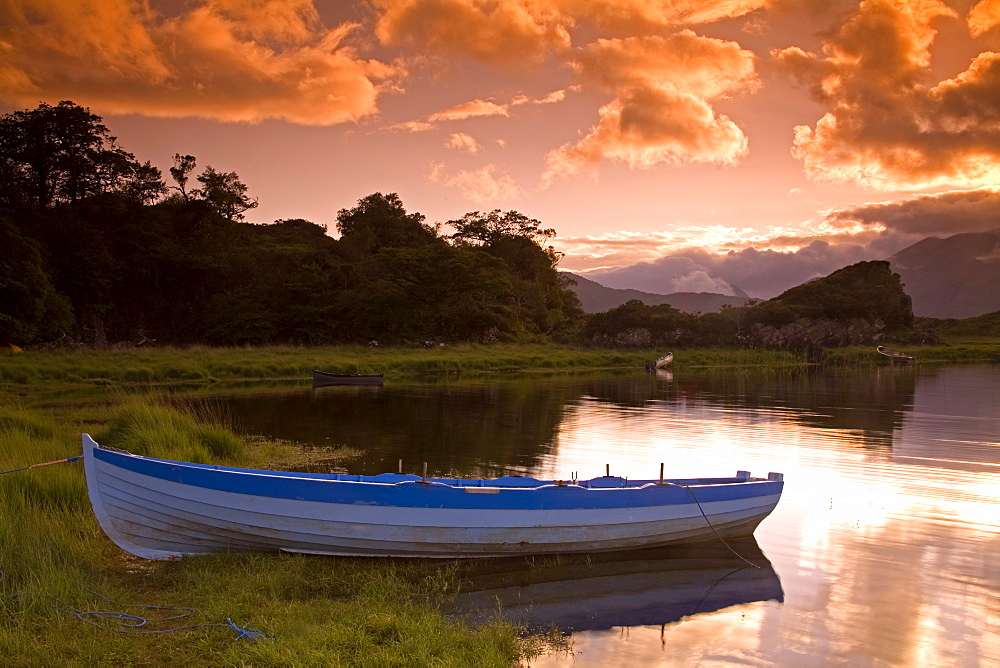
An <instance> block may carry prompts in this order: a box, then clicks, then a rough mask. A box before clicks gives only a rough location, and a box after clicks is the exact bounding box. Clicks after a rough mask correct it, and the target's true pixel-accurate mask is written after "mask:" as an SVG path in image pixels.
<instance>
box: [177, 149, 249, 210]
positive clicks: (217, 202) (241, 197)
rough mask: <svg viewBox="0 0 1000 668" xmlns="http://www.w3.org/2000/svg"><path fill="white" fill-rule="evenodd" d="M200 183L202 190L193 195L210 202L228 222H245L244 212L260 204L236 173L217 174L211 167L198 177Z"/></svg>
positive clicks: (195, 191)
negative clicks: (250, 194) (251, 195)
mask: <svg viewBox="0 0 1000 668" xmlns="http://www.w3.org/2000/svg"><path fill="white" fill-rule="evenodd" d="M185 157H188V156H185ZM192 167H193V165H192ZM171 173H173V170H171ZM198 182H199V183H201V188H198V189H197V190H193V191H192V194H193V195H196V196H197V197H200V198H201V199H203V200H205V201H206V202H208V203H209V205H211V207H212V208H213V209H214V210H215V211H216V213H218V214H219V215H220V216H222V217H223V218H225V219H226V220H243V212H244V211H248V210H249V209H253V208H256V206H257V204H258V202H257V199H256V198H254V199H250V197H249V196H248V195H247V190H248V188H247V186H246V184H244V183H243V182H242V181H240V179H239V176H238V175H237V174H236V172H217V171H215V168H214V167H212V166H211V165H209V166H208V167H206V168H205V171H204V172H202V173H201V174H200V175H198Z"/></svg>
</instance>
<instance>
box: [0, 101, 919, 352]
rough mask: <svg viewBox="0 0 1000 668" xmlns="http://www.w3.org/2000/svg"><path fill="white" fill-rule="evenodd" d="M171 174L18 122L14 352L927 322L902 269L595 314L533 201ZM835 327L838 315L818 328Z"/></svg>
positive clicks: (87, 120)
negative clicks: (318, 188) (449, 206)
mask: <svg viewBox="0 0 1000 668" xmlns="http://www.w3.org/2000/svg"><path fill="white" fill-rule="evenodd" d="M169 171H170V181H169V182H168V181H166V180H165V179H164V177H163V175H162V174H161V173H160V171H159V170H158V169H157V168H155V167H153V166H152V165H151V164H150V162H148V161H146V162H140V161H139V160H138V159H137V158H136V157H135V156H134V155H133V154H131V153H129V152H127V151H126V150H124V149H123V148H122V147H120V146H118V144H117V140H116V138H115V137H114V136H113V135H112V134H111V132H110V130H109V129H108V128H107V127H106V126H105V125H104V124H103V120H102V119H101V118H100V117H99V116H97V115H95V114H92V113H91V112H90V111H89V110H88V109H86V108H84V107H81V106H79V105H76V104H74V103H72V102H68V101H64V102H60V103H59V104H58V105H55V106H50V105H47V104H41V105H39V106H38V108H36V109H32V110H25V111H17V112H14V113H11V114H7V115H5V116H2V117H0V345H3V344H14V345H17V346H29V345H39V344H45V343H49V342H53V341H68V342H80V343H85V344H87V345H92V346H94V347H105V346H108V345H114V344H116V343H125V344H126V345H129V344H134V343H137V342H146V341H155V342H157V343H159V344H188V343H202V344H210V345H243V344H277V343H292V344H304V345H317V344H331V343H370V342H373V341H377V342H379V343H384V344H402V343H412V344H422V343H426V342H446V341H447V342H459V341H462V342H465V341H468V342H485V343H489V342H497V341H557V342H563V343H588V344H592V345H593V344H596V345H611V346H641V347H655V346H675V345H700V346H716V345H717V346H733V345H741V346H763V347H774V348H791V349H810V350H811V349H815V348H817V347H822V346H830V345H843V344H850V343H867V342H869V341H873V340H878V339H881V338H883V337H885V336H887V335H905V334H906V333H907V332H910V331H912V327H913V314H912V309H911V308H910V302H909V298H908V297H907V296H906V295H905V293H904V292H903V289H902V285H901V284H900V281H899V277H898V275H896V274H893V273H892V272H891V271H890V270H889V265H888V263H886V262H862V263H859V264H858V265H854V266H852V267H847V268H845V269H842V270H840V271H839V272H835V273H834V274H832V275H831V276H829V277H826V278H825V279H818V280H815V281H811V282H809V283H806V284H804V285H802V286H799V287H797V288H793V289H792V290H789V291H787V292H785V293H784V294H783V295H780V296H779V297H777V298H775V299H773V300H770V301H767V302H763V303H751V304H750V305H748V306H747V307H743V308H726V309H723V310H722V311H721V312H719V313H707V314H696V315H692V314H688V313H684V312H681V311H679V310H677V309H674V308H672V307H670V306H667V305H661V306H647V305H645V304H643V303H642V302H638V301H632V302H629V303H627V304H625V305H623V306H620V307H618V308H615V309H612V310H610V311H607V312H605V313H599V314H596V315H593V316H587V315H585V314H584V313H583V311H582V309H581V308H580V304H579V300H578V299H577V297H576V294H575V293H574V292H573V291H572V290H571V284H570V279H568V278H566V277H563V276H561V275H560V274H559V272H558V271H557V270H556V266H557V264H558V262H559V260H560V254H559V253H557V252H556V251H555V250H554V249H553V248H552V247H551V246H547V245H546V242H547V241H548V240H550V239H551V238H552V237H553V236H555V231H554V230H552V229H546V228H543V227H542V224H541V223H540V222H539V221H537V220H534V219H531V218H529V217H527V216H525V215H523V214H521V213H518V212H516V211H507V212H504V211H501V210H493V211H490V212H486V213H483V212H479V211H473V212H470V213H466V214H465V215H463V216H462V217H460V218H457V219H455V220H450V221H446V224H447V227H448V229H450V230H454V231H453V232H452V233H450V234H443V233H442V229H443V228H444V227H445V224H441V223H438V224H429V223H427V222H426V221H425V217H424V216H423V215H422V214H420V213H413V212H407V211H406V209H405V207H404V205H403V202H402V201H401V200H400V198H399V197H398V196H397V195H396V194H393V193H388V194H382V193H373V194H370V195H368V196H366V197H363V198H362V199H360V200H359V201H358V202H357V205H356V206H354V207H353V208H348V209H342V210H341V211H339V213H338V214H337V224H336V226H337V230H336V231H337V232H338V233H339V237H338V238H334V237H332V236H330V235H329V234H327V232H328V230H327V229H326V227H325V226H323V225H318V224H315V223H313V222H310V221H307V220H301V219H289V220H277V221H275V222H274V223H273V224H265V225H261V224H253V223H247V222H244V215H245V213H246V212H247V211H249V210H251V209H253V208H254V207H255V206H256V205H257V201H256V200H255V199H253V198H252V197H251V196H250V194H249V188H248V186H247V185H246V184H244V183H242V182H241V181H240V179H239V177H238V175H237V174H236V173H235V172H224V171H220V170H217V169H215V168H214V167H212V166H206V167H205V168H204V169H203V170H201V171H200V172H198V165H197V159H196V157H195V156H191V155H180V154H177V155H175V156H174V166H173V167H172V168H171V169H170V170H169ZM817 323H819V325H817Z"/></svg>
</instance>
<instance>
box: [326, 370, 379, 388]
mask: <svg viewBox="0 0 1000 668" xmlns="http://www.w3.org/2000/svg"><path fill="white" fill-rule="evenodd" d="M312 384H313V387H327V386H330V385H370V386H375V387H381V386H382V374H357V373H328V372H326V371H318V370H316V369H313V372H312Z"/></svg>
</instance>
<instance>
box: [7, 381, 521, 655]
mask: <svg viewBox="0 0 1000 668" xmlns="http://www.w3.org/2000/svg"><path fill="white" fill-rule="evenodd" d="M104 415H105V416H106V420H100V419H99V420H98V422H100V424H90V425H89V426H88V427H87V429H88V431H91V432H92V433H93V434H94V435H95V437H96V438H97V439H98V441H99V442H101V443H105V444H108V445H120V446H124V445H126V444H127V445H128V447H129V449H130V450H131V451H133V452H141V453H144V454H150V455H154V456H160V457H170V458H177V459H186V460H193V461H208V460H211V461H213V462H217V463H229V464H235V465H241V466H254V465H259V464H261V463H262V462H266V461H268V460H270V459H272V458H274V457H278V458H285V457H288V456H294V455H293V453H290V452H280V450H281V449H282V448H286V449H289V448H291V446H288V445H281V444H273V443H272V444H260V443H257V444H252V443H247V442H246V441H244V440H242V439H240V438H239V437H237V436H236V435H234V434H232V433H230V432H228V431H226V430H225V429H222V428H221V427H219V426H218V425H216V424H213V422H212V420H211V419H210V417H211V416H206V415H192V414H190V413H184V412H179V411H178V410H177V409H175V408H170V407H168V406H166V405H165V404H161V403H159V402H156V401H153V400H150V399H142V400H137V399H126V400H124V401H123V402H121V403H120V404H119V405H117V406H115V407H114V408H112V409H109V410H107V411H105V412H104ZM72 422H73V420H72V419H70V420H67V421H66V422H65V423H58V422H57V421H55V420H53V419H52V418H50V417H46V416H44V415H42V414H40V413H39V412H37V411H33V410H29V409H25V408H23V407H18V406H16V405H7V406H4V407H3V408H0V470H3V471H8V470H11V469H15V468H20V467H23V466H26V465H29V464H33V463H38V462H43V461H51V460H56V459H61V458H65V457H69V456H73V455H76V454H79V448H80V446H79V429H78V426H76V425H70V424H69V423H72ZM67 427H69V428H67ZM326 456H327V457H329V453H327V454H326ZM0 515H2V516H3V517H4V518H5V521H4V522H0V571H2V576H0V610H2V612H0V614H2V615H3V619H4V623H3V624H0V656H3V657H5V662H6V663H7V664H8V665H11V664H13V665H68V664H105V665H107V664H112V665H119V664H120V665H131V664H161V663H170V664H179V665H196V664H198V665H205V664H208V665H245V664H266V665H300V664H317V665H373V666H390V665H414V666H415V665H420V666H425V665H427V666H431V665H487V666H489V665H493V666H502V665H510V664H512V663H516V662H518V661H519V660H520V659H521V658H523V657H524V656H526V655H527V654H528V653H530V651H531V648H532V646H533V645H532V643H533V642H535V641H537V639H532V638H528V639H522V638H521V637H519V635H518V629H516V628H515V627H513V626H511V625H509V624H505V623H500V622H495V623H489V624H486V625H485V626H480V627H476V628H473V627H470V626H468V625H465V624H463V623H460V622H458V621H455V620H452V619H450V618H448V617H446V616H445V615H443V614H442V613H441V612H440V611H439V609H438V608H437V607H435V605H433V604H432V603H430V601H433V600H440V599H441V598H442V595H446V594H447V593H448V592H449V591H454V589H455V588H456V587H457V582H458V574H457V571H456V570H455V567H454V566H451V565H447V564H439V563H431V564H428V563H423V562H406V561H400V560H378V559H344V558H336V559H334V558H323V557H308V556H301V555H212V556H208V557H199V558H192V559H185V560H181V561H177V562H150V561H144V560H140V559H137V558H134V557H131V556H130V555H127V554H126V553H124V552H122V551H121V550H119V549H118V548H117V547H116V546H115V545H113V544H112V543H111V542H110V541H109V540H108V539H107V538H106V537H105V536H104V534H103V533H102V532H101V530H100V528H99V526H98V525H97V522H96V520H95V518H94V516H93V513H92V512H91V509H90V504H89V501H88V499H87V491H86V485H85V481H84V476H83V470H82V465H81V463H80V462H75V463H69V464H56V465H52V466H46V467H43V468H37V469H32V470H29V471H21V472H15V473H7V474H4V475H2V476H0ZM12 520H14V521H12ZM148 606H156V607H148ZM95 613H100V614H95ZM108 613H111V614H108ZM125 615H131V616H134V617H126V616H125ZM139 618H145V619H147V620H148V621H147V622H145V623H144V624H142V625H141V626H135V624H137V623H138V622H139V621H140V619H139ZM171 618H173V619H171ZM227 619H228V620H232V623H233V624H235V625H236V626H235V627H234V626H231V625H230V624H229V623H228V622H227ZM186 626H190V627H191V628H185V629H181V630H173V629H177V628H178V627H186ZM237 627H238V628H237ZM250 629H256V630H259V631H260V632H261V633H262V634H264V635H265V636H267V638H259V639H251V638H249V637H244V636H243V632H248V633H249V632H250ZM241 630H242V631H241Z"/></svg>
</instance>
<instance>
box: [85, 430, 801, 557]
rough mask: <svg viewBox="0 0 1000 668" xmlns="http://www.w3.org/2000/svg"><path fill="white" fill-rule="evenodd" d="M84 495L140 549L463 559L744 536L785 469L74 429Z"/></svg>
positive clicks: (770, 501) (127, 543) (163, 553)
mask: <svg viewBox="0 0 1000 668" xmlns="http://www.w3.org/2000/svg"><path fill="white" fill-rule="evenodd" d="M83 458H84V466H85V469H86V475H87V487H88V491H89V495H90V501H91V505H92V506H93V508H94V513H95V515H96V516H97V519H98V521H99V522H100V525H101V528H102V529H103V530H104V532H105V533H106V534H107V535H108V537H110V538H111V540H113V541H114V542H115V543H116V544H117V545H118V546H119V547H121V548H122V549H123V550H126V551H128V552H131V553H132V554H135V555H137V556H140V557H144V558H147V559H176V558H179V557H183V556H188V555H196V554H205V553H211V552H277V551H287V552H300V553H309V554H328V555H350V556H396V557H438V558H467V557H493V556H510V555H522V554H547V553H549V554H551V553H591V552H611V551H619V550H629V549H639V548H647V547H656V546H660V545H666V544H670V543H678V542H692V541H699V540H708V539H713V537H715V536H724V535H726V536H728V535H749V534H752V533H753V531H754V529H755V528H756V527H757V525H758V524H759V523H760V522H761V520H763V519H764V518H765V517H767V515H768V514H769V513H770V512H771V511H772V510H773V509H774V507H775V506H776V505H777V503H778V500H779V498H780V496H781V490H782V487H783V484H784V483H783V477H782V475H781V474H780V473H772V474H769V476H768V478H766V479H764V478H753V477H751V476H750V474H749V473H747V472H745V471H741V472H739V473H738V474H737V475H736V476H735V477H733V478H702V479H684V480H680V479H678V480H662V481H661V480H626V479H623V478H618V477H614V476H604V477H600V478H594V479H592V480H581V481H539V480H535V479H534V478H523V477H516V476H511V477H504V478H497V479H494V480H469V479H453V478H435V479H429V478H428V479H424V478H421V477H420V476H415V475H404V474H394V473H383V474H381V475H377V476H360V475H344V474H323V473H293V472H283V471H262V470H253V469H238V468H230V467H224V466H214V465H207V464H193V463H187V462H175V461H169V460H162V459H153V458H149V457H142V456H139V455H133V454H130V453H127V452H122V451H118V450H111V449H107V448H102V447H101V446H99V445H98V444H97V443H95V442H94V440H93V439H91V438H90V436H89V435H87V434H84V435H83Z"/></svg>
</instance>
